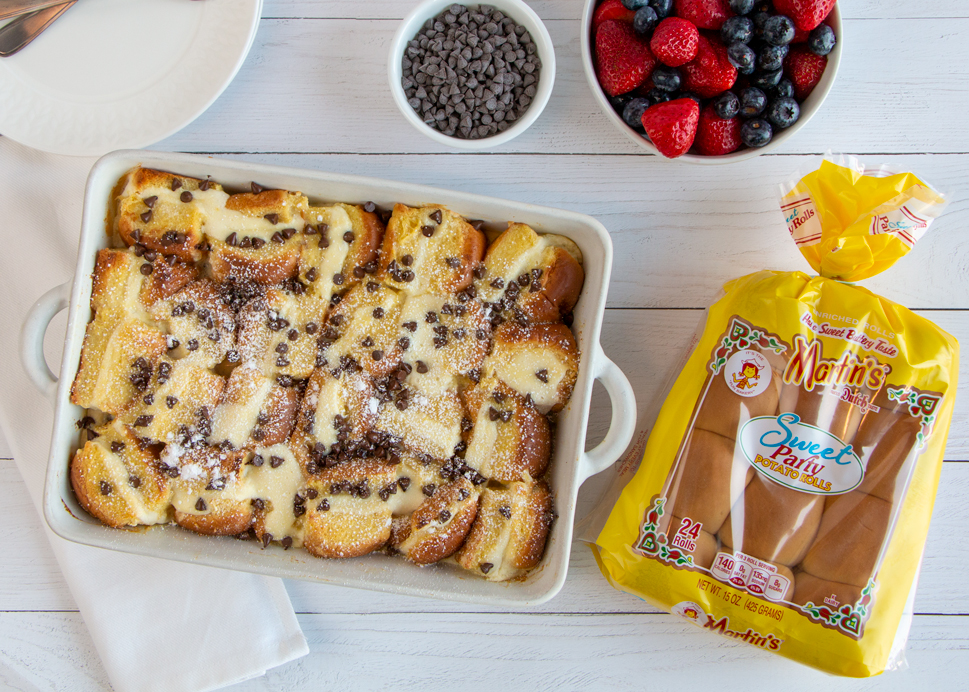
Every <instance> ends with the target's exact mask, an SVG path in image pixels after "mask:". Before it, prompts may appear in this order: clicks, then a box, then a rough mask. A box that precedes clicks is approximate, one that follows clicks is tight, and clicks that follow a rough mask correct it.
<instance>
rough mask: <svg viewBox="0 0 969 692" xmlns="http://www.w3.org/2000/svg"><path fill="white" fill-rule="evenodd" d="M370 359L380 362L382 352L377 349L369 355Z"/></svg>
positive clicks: (382, 355)
mask: <svg viewBox="0 0 969 692" xmlns="http://www.w3.org/2000/svg"><path fill="white" fill-rule="evenodd" d="M370 357H371V358H373V359H374V360H382V359H383V357H384V352H383V351H381V350H380V349H379V348H378V349H377V350H375V351H374V352H373V353H371V354H370Z"/></svg>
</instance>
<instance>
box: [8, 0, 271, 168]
mask: <svg viewBox="0 0 969 692" xmlns="http://www.w3.org/2000/svg"><path fill="white" fill-rule="evenodd" d="M261 11H262V0H199V1H195V0H80V2H78V3H77V4H76V5H75V6H74V7H72V8H71V9H69V10H68V11H67V12H66V13H64V15H63V16H62V17H61V18H60V19H58V20H57V21H56V22H55V23H54V24H52V25H51V27H50V28H49V29H47V31H45V32H44V34H43V35H41V36H40V37H38V38H37V39H36V40H35V41H34V42H33V43H31V44H30V45H29V46H27V47H26V48H24V49H23V50H22V51H20V52H19V53H17V54H16V55H13V56H11V57H9V58H3V59H0V104H3V106H2V107H0V134H3V135H4V136H6V137H9V138H10V139H13V140H15V141H17V142H20V143H21V144H26V145H27V146H30V147H33V148H35V149H41V150H43V151H48V152H51V153H54V154H72V155H76V156H83V155H101V154H104V153H106V152H108V151H112V150H114V149H124V148H141V147H146V146H148V145H150V144H154V143H155V142H157V141H159V140H161V139H164V138H165V137H167V136H169V135H171V134H172V133H174V132H177V131H178V130H180V129H181V128H183V127H185V126H186V125H188V124H189V123H190V122H192V121H193V120H195V118H197V117H198V116H199V115H201V114H202V113H203V112H204V111H205V109H206V108H208V107H209V106H210V105H211V104H212V102H213V101H215V99H216V98H218V96H219V94H221V93H222V91H223V90H224V89H225V88H226V87H227V86H228V85H229V82H231V81H232V78H233V77H235V75H236V72H238V70H239V68H240V67H241V66H242V62H243V60H245V57H246V54H247V53H248V52H249V48H250V46H251V45H252V41H253V38H255V35H256V27H257V26H258V25H259V16H260V13H261Z"/></svg>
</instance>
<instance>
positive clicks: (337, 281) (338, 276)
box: [333, 273, 344, 286]
mask: <svg viewBox="0 0 969 692" xmlns="http://www.w3.org/2000/svg"><path fill="white" fill-rule="evenodd" d="M343 279H344V276H343V274H339V273H337V274H334V275H333V283H335V284H336V285H337V286H342V285H343Z"/></svg>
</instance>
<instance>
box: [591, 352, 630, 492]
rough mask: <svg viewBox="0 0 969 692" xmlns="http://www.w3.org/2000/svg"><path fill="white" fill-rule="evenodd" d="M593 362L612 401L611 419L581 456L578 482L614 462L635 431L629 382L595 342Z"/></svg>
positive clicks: (599, 378) (597, 374)
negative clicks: (604, 432)
mask: <svg viewBox="0 0 969 692" xmlns="http://www.w3.org/2000/svg"><path fill="white" fill-rule="evenodd" d="M595 362H596V373H595V378H596V379H597V380H599V381H600V382H602V385H603V386H604V387H605V388H606V393H607V394H608V395H609V399H610V401H611V402H612V421H611V422H610V423H609V432H607V433H606V436H605V438H604V439H603V440H602V442H600V443H599V444H598V445H597V446H596V447H594V448H593V449H590V450H589V451H588V452H586V453H585V454H584V455H583V457H582V467H581V468H580V470H579V478H580V482H582V481H585V480H586V479H587V478H590V477H591V476H594V475H596V474H597V473H600V472H602V471H605V470H606V469H607V468H609V467H610V466H612V465H613V464H615V463H616V461H617V460H618V459H619V457H620V456H621V455H622V453H623V452H624V451H626V447H628V446H629V443H630V442H631V441H632V439H633V434H634V433H635V432H636V395H635V394H634V393H633V387H632V385H631V384H629V380H628V379H627V378H626V375H625V374H623V371H622V370H620V369H619V366H618V365H616V364H615V363H613V362H612V361H611V360H609V358H607V357H606V354H605V353H603V352H602V347H601V346H600V345H598V344H596V354H595Z"/></svg>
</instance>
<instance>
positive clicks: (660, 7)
mask: <svg viewBox="0 0 969 692" xmlns="http://www.w3.org/2000/svg"><path fill="white" fill-rule="evenodd" d="M649 6H650V7H652V8H653V9H654V10H656V16H657V17H659V18H660V19H666V18H667V17H669V16H670V14H672V13H673V0H649Z"/></svg>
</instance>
